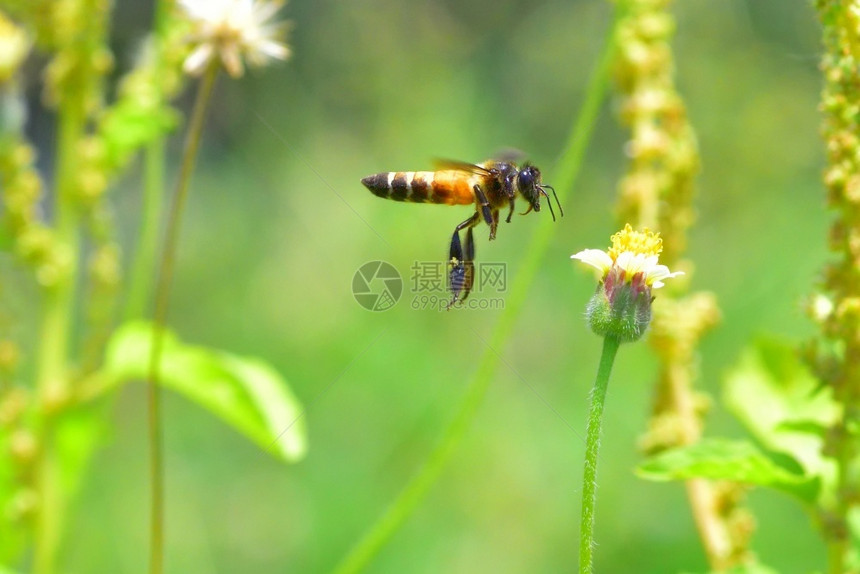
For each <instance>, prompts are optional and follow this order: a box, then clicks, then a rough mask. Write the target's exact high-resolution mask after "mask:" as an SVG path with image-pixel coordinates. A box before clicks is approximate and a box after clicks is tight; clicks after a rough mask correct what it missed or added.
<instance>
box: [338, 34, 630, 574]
mask: <svg viewBox="0 0 860 574" xmlns="http://www.w3.org/2000/svg"><path fill="white" fill-rule="evenodd" d="M616 24H617V19H616V20H615V23H613V26H612V30H611V31H610V33H609V34H608V35H607V38H606V43H605V45H604V47H603V50H602V53H601V55H600V60H599V62H598V64H597V66H596V67H595V69H594V71H593V72H592V75H591V78H590V79H589V83H588V87H587V91H586V95H585V101H584V103H583V105H582V108H581V109H580V112H579V115H578V117H577V119H576V123H575V125H574V127H573V130H572V131H571V134H570V138H569V139H568V142H567V145H566V146H565V150H564V152H563V154H562V156H561V159H560V161H559V165H558V166H557V168H556V174H555V178H554V179H553V183H554V184H556V189H557V190H558V195H559V199H560V200H561V201H564V199H565V197H566V196H567V194H568V192H569V191H570V189H571V188H573V186H574V184H575V183H576V180H577V177H578V175H579V172H580V169H581V168H582V163H583V159H584V157H585V152H586V150H587V148H588V142H589V141H590V139H591V134H592V132H593V131H594V126H595V124H596V123H597V119H598V117H599V115H600V109H601V105H602V103H603V99H604V96H605V94H606V91H607V85H608V83H609V76H610V68H611V63H612V60H613V57H614V50H615V44H616V40H615V32H616ZM554 231H555V229H554V227H553V225H552V222H551V221H550V220H549V219H548V218H542V220H541V223H540V224H539V225H538V229H537V230H536V231H535V233H534V235H533V236H532V239H531V242H530V244H529V247H528V249H526V255H525V258H524V259H523V261H522V262H521V264H520V266H519V273H518V274H517V276H516V277H515V279H514V282H513V285H512V287H511V292H510V294H509V296H508V300H507V301H506V304H505V308H504V310H503V312H502V315H501V317H500V318H499V322H498V323H497V324H496V326H495V329H494V330H493V333H492V335H491V337H490V342H489V344H488V345H487V348H486V349H485V350H484V353H483V354H482V355H481V360H480V363H479V364H478V368H477V370H476V371H475V374H474V376H473V377H472V379H471V381H470V382H469V385H468V387H467V389H466V393H465V396H464V397H463V400H462V402H461V403H460V407H459V409H458V410H457V413H456V415H455V416H454V418H453V420H452V421H451V423H450V424H449V425H448V427H447V428H446V429H445V431H444V433H443V434H442V437H441V439H440V441H439V443H438V444H437V446H436V447H435V448H434V450H433V451H432V452H431V453H430V456H429V457H428V459H427V461H426V462H425V463H424V465H423V467H422V468H421V469H420V470H419V471H418V473H417V474H416V475H415V476H414V477H413V478H412V479H411V480H410V481H409V483H408V484H407V485H406V487H405V488H404V489H403V490H402V491H401V492H400V494H399V495H398V496H397V498H396V499H395V500H394V501H393V502H392V504H391V505H390V506H389V507H388V509H387V510H386V511H385V513H384V514H383V515H382V516H381V517H380V518H379V519H378V520H377V522H376V523H375V524H374V525H373V526H372V527H371V528H370V530H369V531H368V532H367V534H365V536H364V537H363V538H362V539H361V540H360V541H359V542H358V543H357V544H356V545H355V546H354V547H353V549H352V550H351V551H350V553H349V554H348V555H347V556H346V557H345V558H344V559H343V561H342V562H341V563H340V564H339V565H338V566H337V567H336V568H335V572H336V573H337V574H351V573H355V572H360V571H361V570H363V569H364V568H365V567H366V566H367V565H368V564H369V563H370V561H371V560H373V558H374V557H375V556H376V555H377V554H378V553H379V551H380V550H381V549H382V547H383V546H385V544H386V543H387V542H388V540H389V539H390V538H391V536H392V535H393V534H394V533H395V532H396V531H397V529H398V528H400V526H401V525H402V524H403V522H404V520H406V518H407V517H408V516H409V515H410V514H411V513H412V512H413V511H414V510H415V508H416V507H417V506H418V505H419V504H420V503H421V501H422V500H423V499H424V497H425V496H426V494H427V491H428V490H429V489H430V487H431V486H432V485H433V484H434V483H435V482H436V479H437V478H438V477H439V474H440V473H441V472H442V469H443V468H444V467H445V465H446V464H447V463H448V460H449V459H450V457H451V454H452V453H453V452H454V450H455V449H456V447H457V445H458V444H459V443H460V440H461V439H462V437H463V435H464V434H465V432H466V430H467V429H468V428H469V424H470V423H471V421H472V419H473V418H474V417H475V413H476V412H477V410H478V407H479V406H480V404H481V402H482V401H483V399H484V395H485V394H486V392H487V389H488V388H489V385H490V382H491V381H492V379H493V375H494V374H495V372H496V369H497V368H498V366H499V361H500V359H501V357H500V355H499V351H498V350H499V349H502V348H503V347H504V345H505V343H506V341H507V340H508V338H509V337H510V334H511V332H512V330H513V326H514V324H515V323H516V320H517V318H518V317H519V314H520V312H521V310H522V308H523V305H524V304H525V302H526V300H527V298H528V293H529V287H530V286H531V284H532V283H533V281H534V279H535V277H536V276H537V272H538V270H539V268H540V262H541V260H542V259H543V256H544V255H545V254H546V251H547V249H548V248H549V244H550V240H551V238H552V234H553V233H554Z"/></svg>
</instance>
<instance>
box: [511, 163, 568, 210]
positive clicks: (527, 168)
mask: <svg viewBox="0 0 860 574" xmlns="http://www.w3.org/2000/svg"><path fill="white" fill-rule="evenodd" d="M516 187H517V190H519V192H520V193H521V194H522V196H523V198H524V199H525V200H526V201H527V202H528V203H529V208H528V210H526V213H528V212H529V211H531V210H535V211H540V201H541V196H543V197H545V198H546V200H547V205H549V212H550V213H551V214H552V220H553V221H555V212H554V211H553V209H552V203H550V201H549V195H548V194H547V192H546V190H547V189H549V190H551V191H552V195H553V197H555V201H556V203H558V196H557V195H556V194H555V189H553V188H552V186H551V185H544V184H543V183H541V180H540V170H539V169H538V168H536V167H535V166H533V165H530V164H525V165H523V168H522V169H521V170H520V171H519V173H517V184H516ZM558 209H559V211H560V212H561V214H562V215H564V211H562V209H561V204H560V203H558Z"/></svg>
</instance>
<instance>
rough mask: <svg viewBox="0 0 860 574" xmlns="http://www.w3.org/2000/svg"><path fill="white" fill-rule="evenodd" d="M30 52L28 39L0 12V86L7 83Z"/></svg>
mask: <svg viewBox="0 0 860 574" xmlns="http://www.w3.org/2000/svg"><path fill="white" fill-rule="evenodd" d="M29 52H30V38H29V37H28V36H27V34H26V32H24V30H22V29H21V28H19V27H18V26H16V25H15V24H14V23H13V22H12V21H11V20H10V19H9V18H8V17H7V16H6V15H5V14H3V12H0V84H3V83H4V82H7V81H9V79H10V78H12V76H13V75H15V72H17V71H18V68H19V67H20V66H21V63H22V62H23V61H24V59H25V58H26V57H27V54H28V53H29Z"/></svg>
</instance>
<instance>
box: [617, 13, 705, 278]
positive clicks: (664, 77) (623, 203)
mask: <svg viewBox="0 0 860 574" xmlns="http://www.w3.org/2000/svg"><path fill="white" fill-rule="evenodd" d="M621 4H623V5H624V9H625V10H626V16H625V21H624V22H623V24H622V27H621V30H620V32H619V53H618V54H619V55H618V62H617V64H616V83H617V85H618V91H619V92H620V94H621V96H622V98H621V120H622V121H623V122H624V123H625V124H627V125H628V126H630V130H631V134H630V141H629V142H628V143H627V153H628V155H629V156H630V158H631V168H630V171H629V172H628V174H627V175H626V176H625V177H624V178H623V179H622V180H621V183H620V185H619V193H620V199H619V202H618V215H619V218H620V219H621V220H622V221H629V222H631V223H632V224H633V226H634V227H642V226H649V227H651V228H654V229H659V230H660V232H661V234H662V236H663V238H664V239H665V242H666V247H665V252H664V253H663V255H662V257H661V261H662V262H663V263H665V264H666V265H668V266H669V267H670V268H675V267H676V266H677V264H678V260H679V258H680V254H682V253H683V252H684V251H685V249H686V243H687V238H686V231H687V229H688V228H689V226H690V225H691V224H692V223H693V221H694V219H695V217H694V212H693V209H692V197H693V192H694V185H693V184H694V181H693V180H694V178H695V176H696V174H697V173H698V171H699V153H698V148H697V145H696V138H695V134H694V133H693V130H692V128H691V127H690V124H689V122H688V120H687V112H686V109H685V107H684V102H683V101H682V99H681V97H680V96H679V95H678V93H677V91H676V90H675V84H674V77H673V70H674V62H673V58H672V49H671V46H670V43H669V42H670V40H671V37H672V34H673V33H674V31H675V22H674V19H673V17H672V15H671V14H670V13H669V12H668V5H669V4H670V2H669V1H668V0H623V1H622V2H621ZM661 204H665V205H671V209H666V208H661V207H660V206H661Z"/></svg>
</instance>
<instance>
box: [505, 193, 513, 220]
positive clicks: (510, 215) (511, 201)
mask: <svg viewBox="0 0 860 574" xmlns="http://www.w3.org/2000/svg"><path fill="white" fill-rule="evenodd" d="M509 201H510V205H511V210H510V211H509V212H508V218H507V219H506V220H505V223H510V222H511V218H512V217H513V216H514V204H515V201H514V198H513V197H512V198H511V199H510V200H509Z"/></svg>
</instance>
